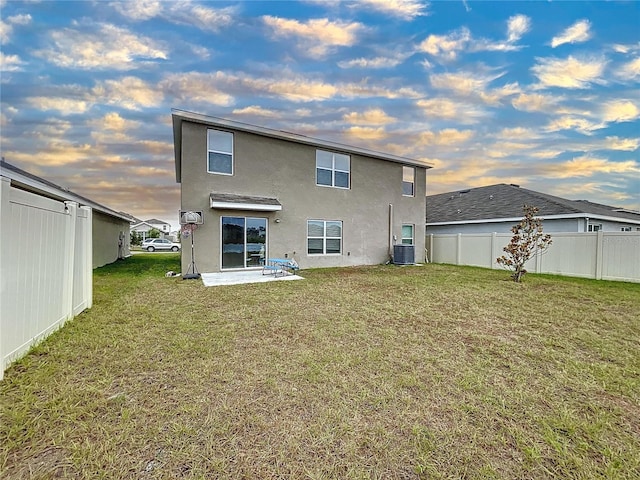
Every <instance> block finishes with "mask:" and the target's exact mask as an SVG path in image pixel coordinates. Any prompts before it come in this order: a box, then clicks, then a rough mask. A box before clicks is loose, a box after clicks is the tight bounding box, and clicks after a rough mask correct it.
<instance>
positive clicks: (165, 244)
mask: <svg viewBox="0 0 640 480" xmlns="http://www.w3.org/2000/svg"><path fill="white" fill-rule="evenodd" d="M142 249H143V250H146V251H147V252H155V251H156V250H171V251H172V252H177V251H179V250H180V244H179V243H173V242H172V241H170V240H167V239H166V238H147V239H146V240H145V241H144V242H142Z"/></svg>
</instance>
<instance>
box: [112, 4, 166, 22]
mask: <svg viewBox="0 0 640 480" xmlns="http://www.w3.org/2000/svg"><path fill="white" fill-rule="evenodd" d="M109 5H110V6H111V7H113V8H114V9H115V10H116V11H117V12H118V13H120V15H122V16H123V17H127V18H129V19H131V20H137V21H142V20H149V19H151V18H153V17H156V16H158V15H159V14H160V12H161V11H162V3H161V2H160V0H129V1H127V2H112V3H110V4H109Z"/></svg>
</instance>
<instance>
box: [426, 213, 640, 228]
mask: <svg viewBox="0 0 640 480" xmlns="http://www.w3.org/2000/svg"><path fill="white" fill-rule="evenodd" d="M522 218H523V217H508V218H487V219H481V220H456V221H453V222H427V226H432V227H436V226H442V225H464V224H478V223H503V222H519V221H520V220H522ZM539 218H541V219H542V220H565V219H567V220H568V219H574V218H585V219H586V218H588V219H591V220H603V221H609V222H617V223H632V224H634V225H640V220H632V219H630V218H623V217H610V216H606V215H596V214H589V213H570V214H566V215H562V214H559V215H547V216H542V215H541V216H540V217H539Z"/></svg>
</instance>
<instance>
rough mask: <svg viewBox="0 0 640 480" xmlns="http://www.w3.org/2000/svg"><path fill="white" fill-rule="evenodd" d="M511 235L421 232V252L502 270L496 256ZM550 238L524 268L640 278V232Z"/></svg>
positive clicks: (620, 278)
mask: <svg viewBox="0 0 640 480" xmlns="http://www.w3.org/2000/svg"><path fill="white" fill-rule="evenodd" d="M512 236H513V234H511V233H478V234H457V235H455V234H454V235H445V234H437V235H427V241H426V245H427V255H428V259H429V261H430V262H433V263H451V264H454V265H472V266H477V267H485V268H493V269H503V267H502V265H499V264H498V263H497V262H496V259H497V258H498V257H500V256H502V255H503V254H504V251H503V248H504V247H505V246H507V244H508V243H509V241H510V240H511V237H512ZM551 238H552V240H553V243H552V244H551V246H550V247H549V249H548V250H546V251H545V252H543V253H542V254H541V255H536V256H535V257H534V258H532V259H531V260H529V262H527V264H526V266H525V268H526V269H527V270H528V271H529V272H535V273H553V274H557V275H567V276H573V277H585V278H594V279H597V280H618V281H625V282H640V232H603V231H600V232H594V233H552V234H551Z"/></svg>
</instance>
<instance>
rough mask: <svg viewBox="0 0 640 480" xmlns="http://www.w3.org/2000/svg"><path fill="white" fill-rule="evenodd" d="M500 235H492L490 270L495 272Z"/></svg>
mask: <svg viewBox="0 0 640 480" xmlns="http://www.w3.org/2000/svg"><path fill="white" fill-rule="evenodd" d="M497 237H498V234H497V233H496V232H492V233H491V258H490V259H489V268H491V269H492V270H493V268H494V265H495V263H496V258H498V255H497V254H496V242H497V240H498V239H497Z"/></svg>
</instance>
